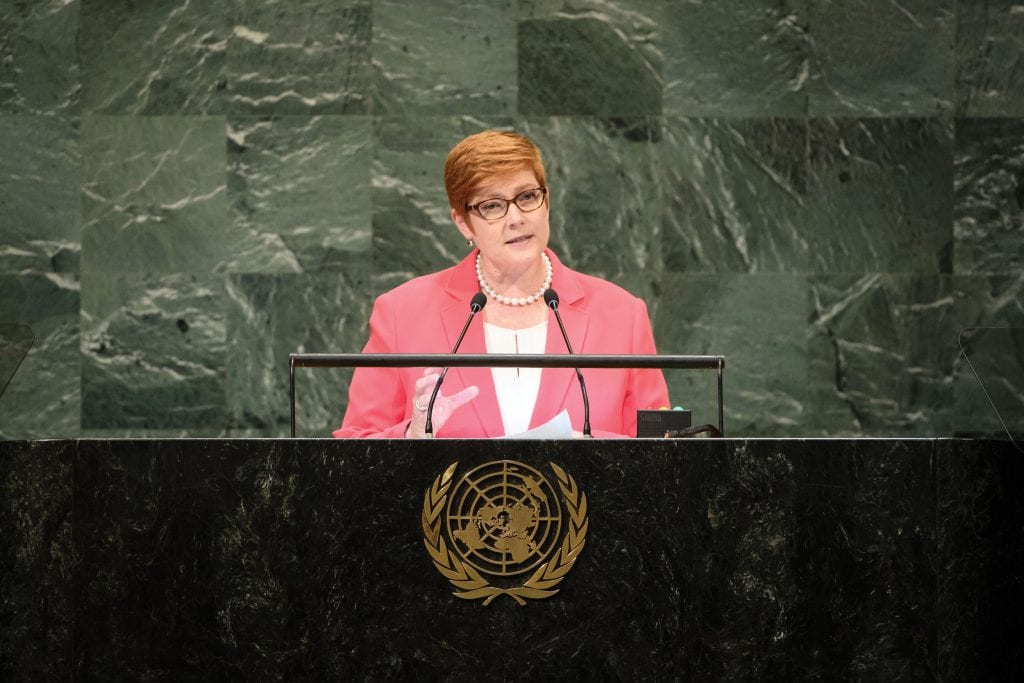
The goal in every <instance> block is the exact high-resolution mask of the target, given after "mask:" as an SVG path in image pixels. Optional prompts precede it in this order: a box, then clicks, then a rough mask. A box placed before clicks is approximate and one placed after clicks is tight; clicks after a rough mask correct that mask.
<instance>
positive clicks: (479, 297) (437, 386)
mask: <svg viewBox="0 0 1024 683" xmlns="http://www.w3.org/2000/svg"><path fill="white" fill-rule="evenodd" d="M486 305H487V297H486V296H485V295H484V293H483V292H477V293H476V294H474V295H473V298H472V299H471V300H470V302H469V317H468V318H466V324H465V325H463V326H462V332H460V333H459V338H458V340H457V341H456V342H455V346H454V347H452V353H453V354H454V353H455V352H456V351H458V350H459V345H461V344H462V338H463V337H465V336H466V330H468V329H469V323H471V322H473V316H474V315H476V314H477V313H479V312H480V311H482V310H483V308H484V306H486ZM447 374H448V368H445V369H444V370H442V371H441V375H440V376H439V377H438V378H437V381H436V382H434V391H433V392H432V393H431V394H430V403H428V404H427V424H426V425H425V426H424V427H423V435H424V436H426V437H427V438H428V439H430V438H433V436H434V425H433V423H431V421H430V417H431V416H432V415H433V414H434V401H435V400H437V392H439V391H440V390H441V382H443V381H444V376H445V375H447Z"/></svg>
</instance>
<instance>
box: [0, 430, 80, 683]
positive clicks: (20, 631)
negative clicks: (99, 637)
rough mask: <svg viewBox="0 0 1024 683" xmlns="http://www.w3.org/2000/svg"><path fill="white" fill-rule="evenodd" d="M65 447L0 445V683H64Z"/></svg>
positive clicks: (68, 527)
mask: <svg viewBox="0 0 1024 683" xmlns="http://www.w3.org/2000/svg"><path fill="white" fill-rule="evenodd" d="M74 456H75V447H74V444H73V443H71V442H60V443H55V442H49V443H47V442H34V443H32V442H25V441H21V442H9V441H8V442H0V678H3V679H4V680H20V681H27V680H65V681H66V680H70V679H71V672H72V663H73V659H72V658H73V640H72V636H73V628H74V618H75V615H74V594H73V592H72V585H71V580H72V575H73V572H75V571H76V569H77V566H78V563H77V558H76V556H75V554H74V549H73V546H72V521H73V520H72V513H71V507H72V485H73V466H74Z"/></svg>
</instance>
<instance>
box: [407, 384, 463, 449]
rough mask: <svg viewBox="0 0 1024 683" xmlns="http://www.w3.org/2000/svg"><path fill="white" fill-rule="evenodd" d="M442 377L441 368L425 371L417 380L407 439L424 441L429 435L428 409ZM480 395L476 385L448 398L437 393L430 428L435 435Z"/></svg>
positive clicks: (441, 393)
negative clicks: (462, 408) (460, 409)
mask: <svg viewBox="0 0 1024 683" xmlns="http://www.w3.org/2000/svg"><path fill="white" fill-rule="evenodd" d="M440 376H441V368H427V369H426V370H424V371H423V376H422V377H420V378H419V379H418V380H416V387H415V389H414V390H413V394H412V421H411V422H409V426H408V427H407V428H406V430H405V436H406V438H409V439H422V438H423V437H425V436H426V435H427V434H426V428H427V407H428V405H429V404H430V394H432V393H433V392H434V385H435V384H437V378H438V377H440ZM442 387H443V385H442ZM479 393H480V388H479V387H477V386H475V385H474V386H470V387H466V388H465V389H463V390H462V391H459V392H456V393H454V394H451V395H448V396H445V395H444V393H443V392H442V391H439V392H437V398H436V399H435V400H434V410H433V412H432V413H431V414H430V426H431V430H432V431H433V433H434V434H437V433H438V432H439V431H441V428H442V427H444V425H445V423H446V422H448V419H449V418H451V416H452V415H453V414H454V413H455V411H456V410H458V409H459V408H461V407H462V406H464V405H466V404H467V403H469V402H470V401H472V400H473V399H474V398H476V397H477V394H479Z"/></svg>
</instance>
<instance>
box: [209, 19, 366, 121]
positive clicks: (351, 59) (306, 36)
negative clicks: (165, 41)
mask: <svg viewBox="0 0 1024 683" xmlns="http://www.w3.org/2000/svg"><path fill="white" fill-rule="evenodd" d="M233 6H234V19H235V25H234V32H233V33H232V35H231V37H230V38H229V39H228V41H227V55H228V56H227V71H228V88H227V94H228V102H229V107H230V110H231V111H233V112H235V113H237V114H362V113H369V99H370V98H369V91H370V87H371V83H372V71H371V66H370V43H371V34H372V28H371V27H372V18H371V17H372V12H371V3H370V2H369V1H368V0H357V1H352V2H345V3H337V2H333V1H332V0H292V1H291V2H289V3H288V4H287V5H284V4H278V3H266V2H263V1H262V0H234V2H233Z"/></svg>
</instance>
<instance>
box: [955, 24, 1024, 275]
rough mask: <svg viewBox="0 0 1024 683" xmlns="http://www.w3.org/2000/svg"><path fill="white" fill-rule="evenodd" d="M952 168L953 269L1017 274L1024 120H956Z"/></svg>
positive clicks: (1023, 208) (1023, 261) (1022, 223)
mask: <svg viewBox="0 0 1024 683" xmlns="http://www.w3.org/2000/svg"><path fill="white" fill-rule="evenodd" d="M1021 14H1022V16H1024V12H1022V13H1021ZM1022 21H1024V19H1022ZM954 172H955V179H956V195H955V196H956V198H955V202H954V207H953V218H954V223H953V234H954V240H955V241H954V260H953V266H954V272H956V273H958V274H965V275H966V274H972V273H1006V274H1011V273H1012V274H1019V273H1020V272H1021V271H1022V270H1024V121H1021V120H998V119H996V120H993V119H957V120H956V149H955V156H954Z"/></svg>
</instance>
